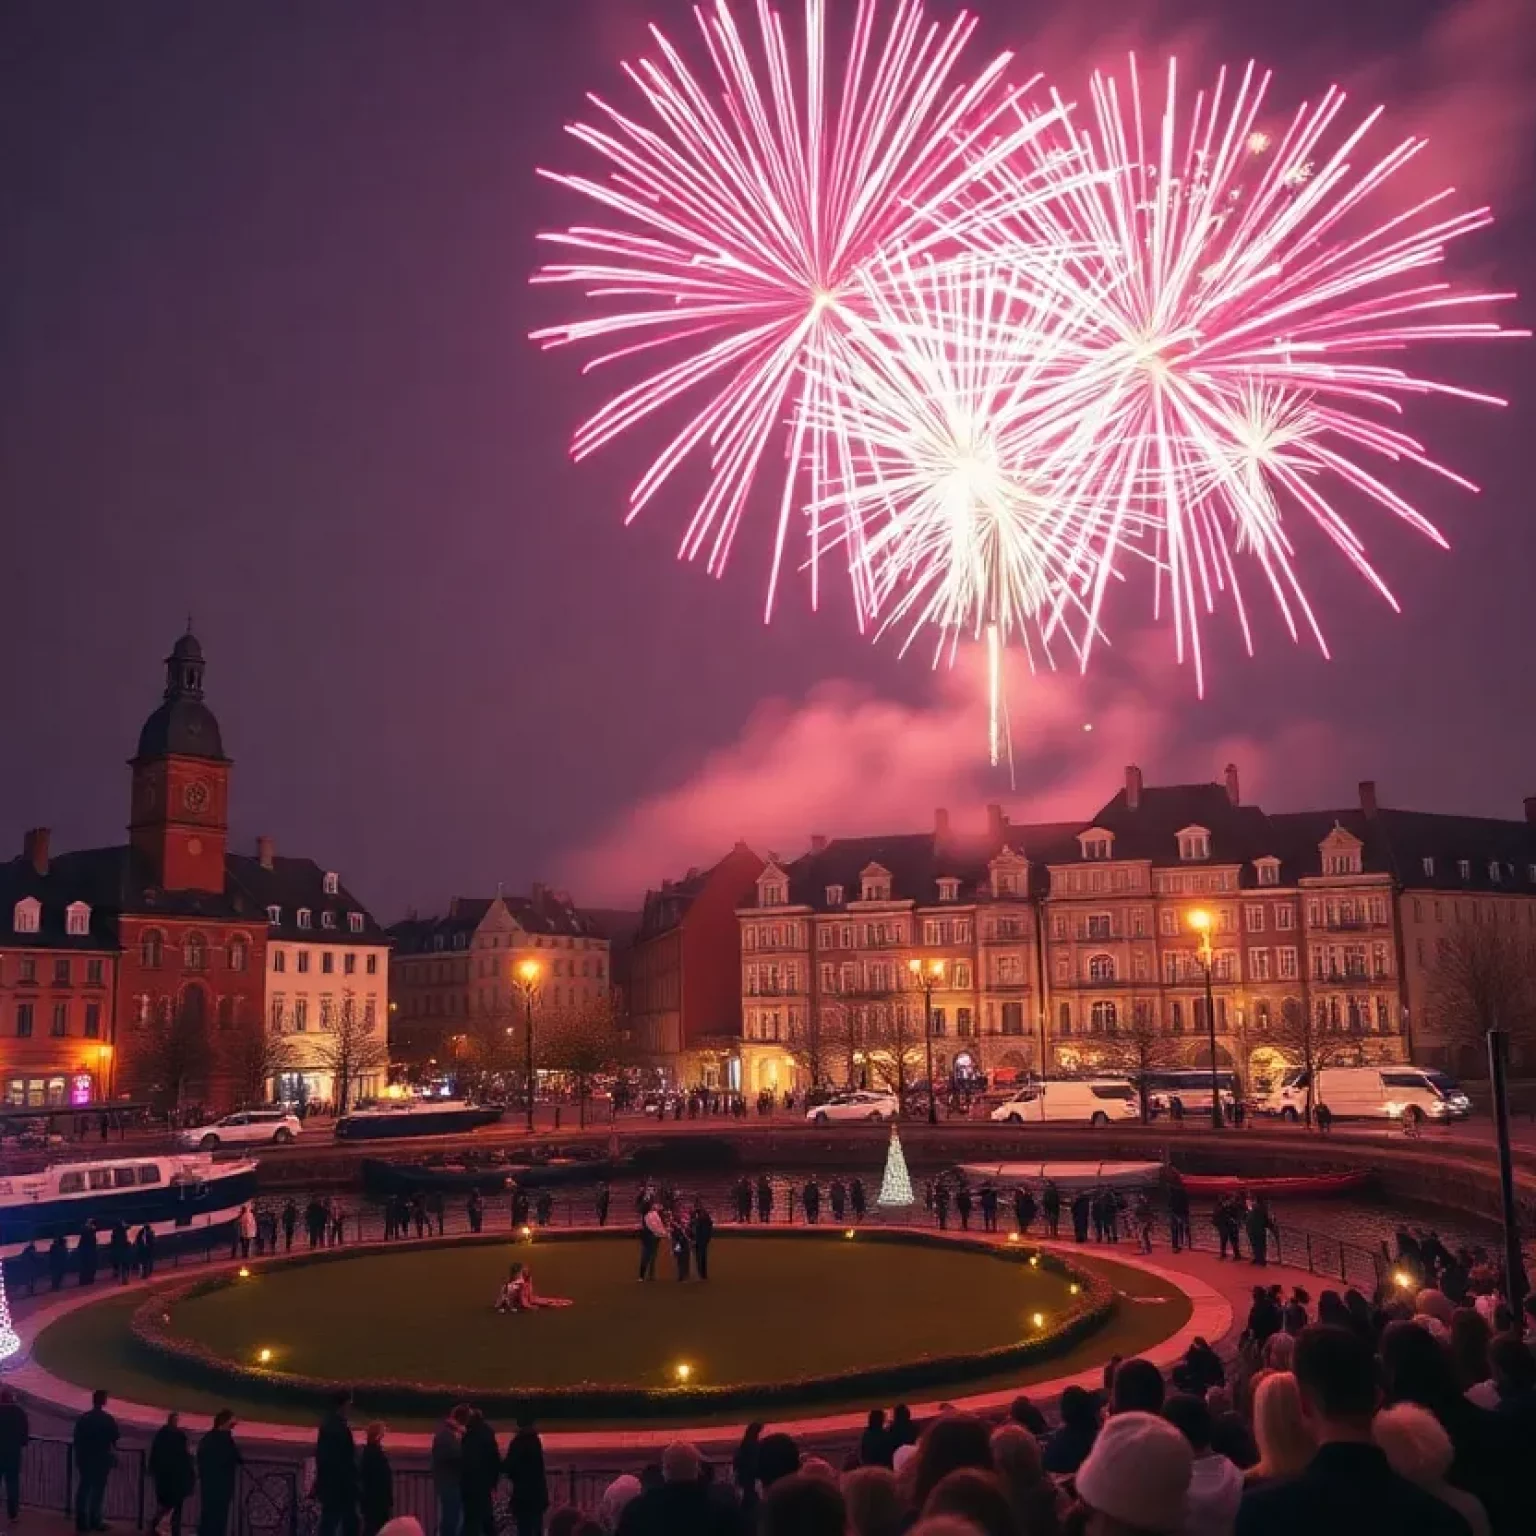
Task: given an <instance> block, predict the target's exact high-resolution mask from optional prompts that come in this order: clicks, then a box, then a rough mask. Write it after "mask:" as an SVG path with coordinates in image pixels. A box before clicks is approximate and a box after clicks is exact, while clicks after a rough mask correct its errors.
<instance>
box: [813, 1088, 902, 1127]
mask: <svg viewBox="0 0 1536 1536" xmlns="http://www.w3.org/2000/svg"><path fill="white" fill-rule="evenodd" d="M900 1112H901V1104H900V1102H899V1101H898V1099H897V1098H896V1095H895V1094H894V1093H876V1092H874V1091H873V1090H866V1089H860V1090H859V1091H858V1092H856V1093H835V1094H833V1095H832V1097H831V1098H830V1099H828V1100H827V1102H826V1103H825V1104H818V1105H817V1106H816V1107H815V1109H808V1110H807V1111H806V1112H805V1118H806V1119H807V1120H811V1121H814V1122H815V1123H816V1124H817V1125H827V1124H829V1123H830V1122H832V1121H833V1120H894V1119H895V1118H896V1116H897V1115H898V1114H899V1113H900Z"/></svg>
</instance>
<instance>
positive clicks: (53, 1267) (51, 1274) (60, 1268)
mask: <svg viewBox="0 0 1536 1536" xmlns="http://www.w3.org/2000/svg"><path fill="white" fill-rule="evenodd" d="M68 1273H69V1243H68V1242H67V1241H66V1240H65V1237H64V1234H63V1233H62V1232H59V1233H56V1234H55V1235H54V1239H53V1241H52V1242H51V1243H49V1244H48V1287H49V1289H50V1290H54V1291H57V1290H60V1289H61V1288H62V1287H63V1285H64V1277H65V1275H67V1274H68Z"/></svg>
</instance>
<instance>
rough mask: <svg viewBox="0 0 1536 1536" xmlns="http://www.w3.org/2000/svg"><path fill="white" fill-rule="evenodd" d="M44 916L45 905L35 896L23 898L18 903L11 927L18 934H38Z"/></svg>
mask: <svg viewBox="0 0 1536 1536" xmlns="http://www.w3.org/2000/svg"><path fill="white" fill-rule="evenodd" d="M42 915H43V904H42V902H40V901H39V900H38V899H37V897H35V896H23V897H22V898H21V900H20V901H18V902H17V903H16V911H15V914H14V916H13V917H12V919H11V926H12V927H13V928H14V929H15V930H16V932H17V933H36V932H37V927H38V923H39V922H40V921H41V919H42Z"/></svg>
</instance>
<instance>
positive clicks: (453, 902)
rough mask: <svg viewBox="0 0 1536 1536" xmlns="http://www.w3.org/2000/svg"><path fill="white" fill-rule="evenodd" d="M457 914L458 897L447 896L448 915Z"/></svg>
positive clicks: (454, 915) (455, 915)
mask: <svg viewBox="0 0 1536 1536" xmlns="http://www.w3.org/2000/svg"><path fill="white" fill-rule="evenodd" d="M458 915H459V898H458V897H457V896H450V897H449V898H448V916H449V917H457V916H458Z"/></svg>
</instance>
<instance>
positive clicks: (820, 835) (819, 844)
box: [811, 832, 827, 853]
mask: <svg viewBox="0 0 1536 1536" xmlns="http://www.w3.org/2000/svg"><path fill="white" fill-rule="evenodd" d="M826 851H827V835H826V833H825V832H812V833H811V852H812V853H825V852H826Z"/></svg>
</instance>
